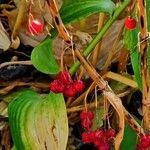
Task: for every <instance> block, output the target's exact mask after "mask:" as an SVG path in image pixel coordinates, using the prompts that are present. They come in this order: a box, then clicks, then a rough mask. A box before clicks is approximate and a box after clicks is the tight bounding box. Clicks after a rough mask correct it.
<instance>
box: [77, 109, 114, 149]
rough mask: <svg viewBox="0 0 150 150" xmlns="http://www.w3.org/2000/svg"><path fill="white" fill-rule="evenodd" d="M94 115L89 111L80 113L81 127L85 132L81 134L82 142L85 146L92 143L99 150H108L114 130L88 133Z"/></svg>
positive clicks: (99, 130) (100, 129) (98, 130)
mask: <svg viewBox="0 0 150 150" xmlns="http://www.w3.org/2000/svg"><path fill="white" fill-rule="evenodd" d="M93 118H94V114H93V112H91V111H82V112H81V113H80V119H81V125H82V127H83V128H84V129H85V130H86V131H85V132H83V133H82V141H83V142H84V143H86V144H90V143H93V144H94V145H95V146H96V147H97V148H98V149H99V150H109V149H110V146H111V143H112V141H113V139H114V138H115V130H114V129H112V128H109V129H108V130H104V129H103V128H99V129H97V130H95V131H90V128H91V127H92V124H93V123H92V120H93Z"/></svg>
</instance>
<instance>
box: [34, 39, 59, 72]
mask: <svg viewBox="0 0 150 150" xmlns="http://www.w3.org/2000/svg"><path fill="white" fill-rule="evenodd" d="M52 41H53V39H51V38H46V39H45V40H44V41H43V42H41V43H40V44H39V45H38V46H37V47H35V48H34V49H33V51H32V53H31V61H32V64H33V66H34V67H35V68H36V69H37V70H38V71H40V72H43V73H45V74H57V73H58V72H59V66H58V64H57V62H56V60H55V58H54V54H53V50H52Z"/></svg>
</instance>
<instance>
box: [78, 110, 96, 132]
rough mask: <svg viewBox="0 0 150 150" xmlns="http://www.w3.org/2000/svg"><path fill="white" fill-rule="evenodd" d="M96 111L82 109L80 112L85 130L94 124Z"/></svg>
mask: <svg viewBox="0 0 150 150" xmlns="http://www.w3.org/2000/svg"><path fill="white" fill-rule="evenodd" d="M93 118H94V113H93V112H92V111H82V112H81V113H80V120H81V125H82V127H83V128H84V129H85V130H90V128H91V127H92V125H93Z"/></svg>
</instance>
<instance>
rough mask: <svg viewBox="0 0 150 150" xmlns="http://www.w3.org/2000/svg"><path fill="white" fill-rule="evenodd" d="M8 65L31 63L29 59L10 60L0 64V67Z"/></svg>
mask: <svg viewBox="0 0 150 150" xmlns="http://www.w3.org/2000/svg"><path fill="white" fill-rule="evenodd" d="M9 65H32V62H31V61H30V60H26V61H10V62H4V63H2V64H0V69H2V68H4V67H6V66H9Z"/></svg>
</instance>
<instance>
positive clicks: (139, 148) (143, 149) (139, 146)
mask: <svg viewBox="0 0 150 150" xmlns="http://www.w3.org/2000/svg"><path fill="white" fill-rule="evenodd" d="M136 150H145V148H143V147H142V146H141V145H137V147H136Z"/></svg>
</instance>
